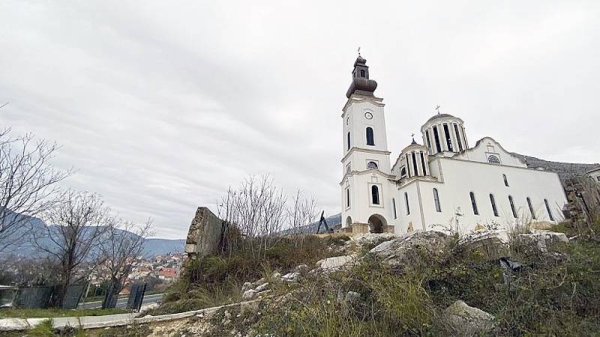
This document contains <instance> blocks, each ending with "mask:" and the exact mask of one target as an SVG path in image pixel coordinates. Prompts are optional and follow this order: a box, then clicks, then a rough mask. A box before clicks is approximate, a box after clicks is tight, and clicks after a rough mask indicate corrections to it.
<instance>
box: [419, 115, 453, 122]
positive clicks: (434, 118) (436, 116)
mask: <svg viewBox="0 0 600 337" xmlns="http://www.w3.org/2000/svg"><path fill="white" fill-rule="evenodd" d="M447 117H451V118H456V117H454V116H452V115H450V114H437V115H435V116H433V117H431V118H429V119H428V120H427V122H425V123H429V122H431V121H433V120H436V119H438V118H447Z"/></svg>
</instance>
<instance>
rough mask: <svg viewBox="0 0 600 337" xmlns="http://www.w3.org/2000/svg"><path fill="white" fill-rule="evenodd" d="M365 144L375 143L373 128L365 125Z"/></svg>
mask: <svg viewBox="0 0 600 337" xmlns="http://www.w3.org/2000/svg"><path fill="white" fill-rule="evenodd" d="M366 132H367V145H375V139H374V137H373V128H372V127H370V126H369V127H367V130H366Z"/></svg>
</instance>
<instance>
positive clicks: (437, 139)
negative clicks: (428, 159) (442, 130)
mask: <svg viewBox="0 0 600 337" xmlns="http://www.w3.org/2000/svg"><path fill="white" fill-rule="evenodd" d="M433 138H434V139H435V148H436V150H437V151H436V152H442V147H441V145H440V135H438V129H437V126H434V127H433Z"/></svg>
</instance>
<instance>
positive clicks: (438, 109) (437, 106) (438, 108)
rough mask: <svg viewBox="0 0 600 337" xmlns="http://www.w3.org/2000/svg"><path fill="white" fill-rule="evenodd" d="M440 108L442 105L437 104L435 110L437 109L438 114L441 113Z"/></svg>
mask: <svg viewBox="0 0 600 337" xmlns="http://www.w3.org/2000/svg"><path fill="white" fill-rule="evenodd" d="M440 108H441V106H439V105H436V106H435V110H436V111H437V114H438V115H439V114H440Z"/></svg>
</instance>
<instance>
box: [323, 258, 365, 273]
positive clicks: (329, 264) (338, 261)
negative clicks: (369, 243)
mask: <svg viewBox="0 0 600 337" xmlns="http://www.w3.org/2000/svg"><path fill="white" fill-rule="evenodd" d="M356 258H357V256H356V255H343V256H336V257H330V258H326V259H323V260H319V261H317V263H316V265H317V267H318V268H319V269H320V270H322V271H325V272H332V271H337V270H340V269H342V268H348V267H352V266H353V265H354V262H355V260H356Z"/></svg>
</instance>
